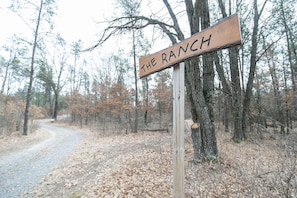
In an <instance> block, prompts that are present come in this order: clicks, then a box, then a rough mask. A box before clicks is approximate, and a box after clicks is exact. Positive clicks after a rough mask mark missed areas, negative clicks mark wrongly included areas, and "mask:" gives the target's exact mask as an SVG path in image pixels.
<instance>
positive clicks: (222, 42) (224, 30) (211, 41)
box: [139, 14, 241, 78]
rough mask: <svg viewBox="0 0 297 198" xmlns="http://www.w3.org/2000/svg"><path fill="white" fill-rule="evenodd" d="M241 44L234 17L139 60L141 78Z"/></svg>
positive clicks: (238, 28)
mask: <svg viewBox="0 0 297 198" xmlns="http://www.w3.org/2000/svg"><path fill="white" fill-rule="evenodd" d="M239 44H241V34H240V26H239V19H238V16H237V14H235V15H232V16H230V17H228V18H226V19H224V20H222V21H221V22H219V23H218V24H216V25H214V26H212V27H210V28H208V29H205V30H203V31H202V32H199V33H197V34H195V35H193V36H192V37H190V38H188V39H186V40H184V41H182V42H180V43H178V44H176V45H174V46H172V47H169V48H167V49H164V50H161V51H159V52H157V53H154V54H151V55H148V56H145V57H141V58H140V59H139V71H140V78H142V77H144V76H147V75H149V74H152V73H155V72H157V71H161V70H163V69H166V68H168V67H171V66H173V65H174V64H176V63H179V62H182V61H184V60H186V59H188V58H191V57H193V56H198V55H201V54H204V53H207V52H212V51H216V50H218V49H223V48H227V47H232V46H235V45H239Z"/></svg>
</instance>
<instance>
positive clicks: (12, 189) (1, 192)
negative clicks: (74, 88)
mask: <svg viewBox="0 0 297 198" xmlns="http://www.w3.org/2000/svg"><path fill="white" fill-rule="evenodd" d="M39 125H40V126H41V127H42V128H43V129H45V130H46V131H48V132H49V133H50V135H49V136H48V138H47V139H45V140H44V141H42V142H40V143H38V144H35V145H34V146H31V147H28V148H27V149H25V150H20V151H14V152H8V153H6V154H1V155H0V197H1V198H2V197H3V198H4V197H5V198H16V197H18V196H19V195H20V194H21V193H24V192H26V191H29V190H30V189H32V188H33V187H34V186H36V185H38V184H39V183H40V182H41V179H42V178H43V177H44V176H45V175H47V174H48V173H49V172H50V171H51V170H52V169H53V168H54V167H56V166H59V165H61V164H62V163H63V161H64V160H65V159H66V157H67V156H69V155H70V154H71V153H73V152H74V150H75V149H76V147H77V145H78V143H79V142H80V141H81V139H82V135H81V134H79V133H77V132H75V131H73V130H71V129H66V128H62V127H57V126H53V125H52V124H51V123H50V122H49V121H48V120H47V121H40V122H39Z"/></svg>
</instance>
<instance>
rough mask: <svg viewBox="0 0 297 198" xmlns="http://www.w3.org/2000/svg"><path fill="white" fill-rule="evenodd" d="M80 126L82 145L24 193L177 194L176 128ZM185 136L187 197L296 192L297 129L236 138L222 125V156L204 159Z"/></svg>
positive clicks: (70, 195) (89, 195)
mask: <svg viewBox="0 0 297 198" xmlns="http://www.w3.org/2000/svg"><path fill="white" fill-rule="evenodd" d="M64 126H66V127H69V126H67V125H64ZM78 130H80V131H81V132H82V133H83V134H84V140H83V141H82V143H81V144H80V146H79V149H78V150H77V151H76V152H75V153H74V154H73V155H71V156H69V159H68V160H67V162H65V163H64V165H63V166H61V167H58V168H55V169H54V170H53V171H52V173H50V174H49V175H47V176H46V177H45V178H44V181H43V182H42V184H40V186H39V187H37V188H36V189H34V190H33V191H31V192H28V193H26V194H24V195H22V197H61V198H62V197H65V198H78V197H87V198H92V197H104V198H108V197H110V198H115V197H141V198H142V197H153V198H155V197H162V198H163V197H173V195H172V183H173V181H172V180H173V179H172V178H173V177H172V175H173V169H172V167H173V165H172V134H170V133H159V132H139V133H136V134H133V133H130V134H111V135H108V136H107V135H102V134H100V133H94V132H91V131H90V130H89V129H88V128H85V129H78ZM185 136H186V138H185V197H296V196H297V180H296V172H297V169H296V152H297V135H296V131H295V132H294V131H292V134H291V135H289V136H287V137H285V138H284V137H281V136H278V135H275V134H273V133H270V132H265V133H264V136H263V137H264V138H263V139H261V140H260V139H259V138H254V139H250V140H248V141H245V142H242V143H239V144H238V143H234V142H233V141H232V140H231V134H230V133H224V132H220V131H219V130H218V133H217V138H218V146H219V151H220V159H219V160H218V161H217V162H205V163H201V164H194V163H193V162H192V156H193V149H192V143H191V138H190V132H189V131H188V132H186V134H185Z"/></svg>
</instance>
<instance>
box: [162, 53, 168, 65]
mask: <svg viewBox="0 0 297 198" xmlns="http://www.w3.org/2000/svg"><path fill="white" fill-rule="evenodd" d="M165 61H166V63H168V61H167V55H166V53H162V64H164V62H165Z"/></svg>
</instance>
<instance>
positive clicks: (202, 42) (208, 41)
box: [200, 34, 211, 49]
mask: <svg viewBox="0 0 297 198" xmlns="http://www.w3.org/2000/svg"><path fill="white" fill-rule="evenodd" d="M210 39H211V34H210V35H209V38H208V39H206V40H204V37H202V41H201V45H200V49H202V45H203V44H204V43H206V42H207V46H209V45H210Z"/></svg>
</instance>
